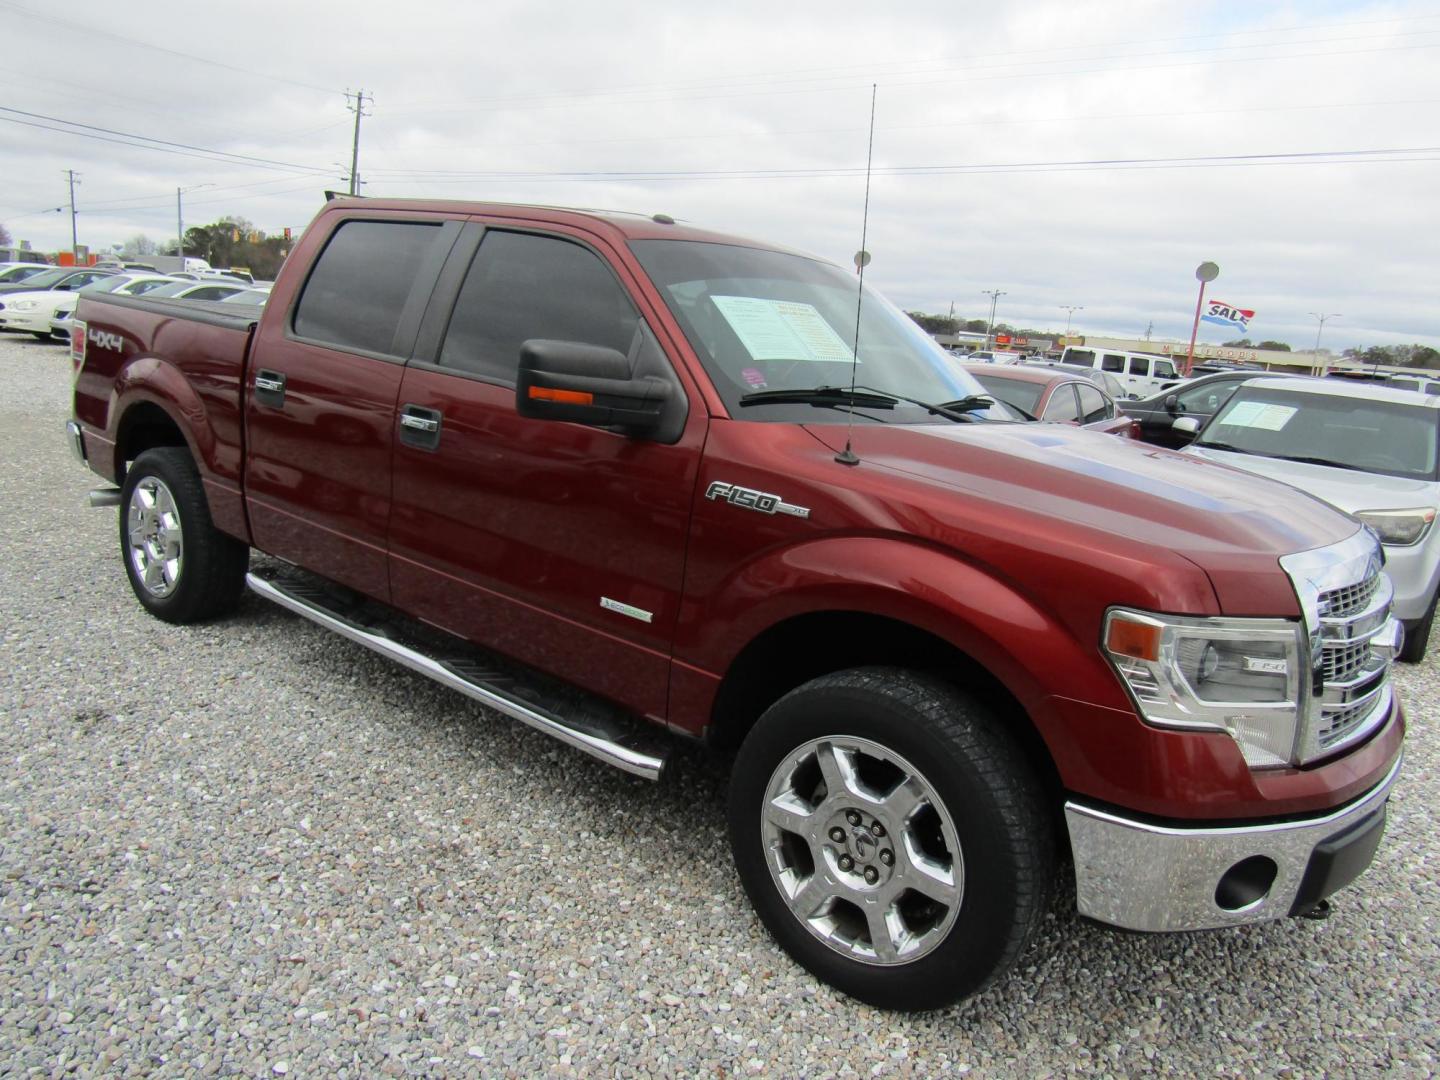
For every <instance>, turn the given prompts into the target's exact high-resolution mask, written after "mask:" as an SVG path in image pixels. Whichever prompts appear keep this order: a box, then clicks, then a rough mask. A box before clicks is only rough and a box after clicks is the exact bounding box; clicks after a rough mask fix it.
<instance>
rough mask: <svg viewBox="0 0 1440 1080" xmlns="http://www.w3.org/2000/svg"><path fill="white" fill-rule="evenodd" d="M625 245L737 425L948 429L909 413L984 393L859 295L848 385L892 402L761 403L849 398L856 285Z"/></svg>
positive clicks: (739, 253)
mask: <svg viewBox="0 0 1440 1080" xmlns="http://www.w3.org/2000/svg"><path fill="white" fill-rule="evenodd" d="M630 246H631V249H632V250H633V251H634V252H635V255H636V257H637V258H639V260H640V263H641V265H642V266H644V268H645V271H646V273H648V274H649V275H650V278H651V280H653V281H654V282H655V285H656V287H657V288H658V289H659V290H660V293H661V295H663V296H664V298H665V303H666V304H667V305H668V306H669V308H670V311H671V313H672V314H673V315H674V316H675V319H676V321H677V322H679V323H680V326H681V329H683V330H684V332H685V336H686V338H687V339H688V340H689V342H690V345H691V346H692V347H693V348H694V350H695V352H696V354H697V355H698V356H699V358H700V362H701V363H702V364H704V365H705V370H706V372H707V373H708V374H709V376H710V379H711V381H712V382H713V383H714V384H715V387H716V389H717V390H719V392H720V395H721V396H722V397H723V398H724V400H725V406H726V408H727V409H728V410H729V411H730V415H731V416H733V417H736V418H737V419H744V420H771V421H776V420H778V421H788V422H791V423H794V422H795V421H796V420H803V421H804V422H805V423H815V424H843V423H846V422H847V421H848V420H849V418H850V415H851V413H852V410H853V413H854V415H855V416H856V417H857V418H859V419H862V420H868V421H873V422H875V423H886V424H897V423H898V424H925V423H931V424H933V423H953V422H954V416H953V415H951V416H949V417H947V416H946V415H945V414H943V413H942V414H937V413H936V412H935V411H933V410H931V409H926V408H924V407H922V406H921V405H917V404H914V403H913V402H923V403H927V404H931V405H941V404H944V403H955V402H959V401H962V400H963V399H966V398H970V397H973V396H976V395H983V394H984V393H985V391H984V388H983V387H981V386H980V384H979V383H978V382H976V381H975V380H974V379H973V378H972V377H971V376H970V375H969V374H967V373H966V372H964V371H962V370H961V369H960V368H959V367H957V366H956V365H955V363H954V361H952V360H951V359H950V358H949V357H948V356H947V355H946V353H945V351H944V350H943V349H941V348H940V346H939V345H937V344H936V343H935V342H934V341H933V340H932V339H931V338H930V337H929V336H928V335H927V334H926V333H925V332H924V331H923V330H921V329H920V327H919V326H917V325H916V324H915V321H914V320H913V319H911V318H910V317H909V316H907V315H905V314H904V313H903V312H901V311H899V310H898V309H897V308H896V307H894V305H892V304H891V303H890V302H889V301H887V300H885V299H884V298H883V297H881V296H880V295H879V294H878V293H876V292H873V291H871V290H870V289H866V290H865V299H864V304H863V305H862V307H861V313H860V342H859V345H860V347H859V364H858V366H856V367H855V370H854V381H855V383H856V384H858V385H859V386H863V387H865V388H866V389H867V390H869V391H873V392H875V393H878V394H885V395H891V396H893V397H895V398H898V399H901V400H899V401H898V402H896V403H895V404H893V405H890V404H886V405H884V406H874V407H871V406H868V405H867V404H866V403H865V399H864V396H863V395H861V396H859V397H856V398H855V399H854V400H853V403H852V402H851V401H850V400H848V399H847V400H846V402H845V403H844V405H843V407H838V408H837V407H836V405H835V401H834V400H833V398H834V395H831V394H824V393H822V394H818V395H809V396H806V395H803V394H792V395H778V394H777V395H768V394H767V395H764V396H761V395H760V394H757V391H774V390H782V391H808V390H816V389H822V390H827V391H828V390H833V389H836V388H844V389H846V390H847V391H848V388H849V387H850V384H851V375H852V371H851V367H852V359H853V356H854V354H853V353H852V347H853V346H854V344H855V308H856V300H857V295H856V288H857V282H856V277H855V275H854V274H852V273H849V272H847V271H844V270H841V269H840V268H839V267H836V266H832V265H830V264H828V263H823V262H820V261H818V260H815V259H807V258H805V257H804V256H801V255H790V254H786V253H784V252H779V251H768V250H765V249H761V248H748V247H742V246H740V245H736V244H719V243H706V242H702V241H694V240H636V241H632V242H631V245H630ZM747 395H755V396H753V397H751V398H750V400H749V402H748V403H747V404H745V405H744V406H743V407H742V405H741V400H742V399H743V398H746V397H747ZM801 398H803V399H804V400H799V399H801ZM907 398H908V399H912V401H906V400H904V399H907ZM797 409H798V410H800V411H798V412H797ZM965 416H966V417H967V418H975V419H980V420H1013V419H1014V414H1013V413H1011V412H1009V411H1008V410H1004V409H998V408H992V409H986V408H980V409H974V408H970V409H967V410H966V412H965Z"/></svg>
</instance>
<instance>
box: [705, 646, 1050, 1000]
mask: <svg viewBox="0 0 1440 1080" xmlns="http://www.w3.org/2000/svg"><path fill="white" fill-rule="evenodd" d="M832 739H833V740H835V741H836V743H835V745H840V746H841V753H842V758H841V760H847V759H845V758H844V756H843V755H844V754H846V753H852V752H853V755H854V756H852V757H850V758H849V759H848V760H849V762H850V764H851V765H852V766H856V767H857V769H858V767H859V766H865V768H866V769H868V770H869V775H866V774H865V772H864V770H859V771H857V773H856V775H857V776H859V777H860V778H861V779H860V786H861V787H862V788H865V789H867V790H869V791H871V792H872V793H875V792H880V793H884V792H885V791H888V790H890V789H889V788H888V787H887V786H886V785H889V784H891V783H897V784H898V782H897V781H896V780H895V776H897V775H909V774H911V773H913V774H914V775H915V777H916V778H917V779H918V781H919V783H918V786H916V787H912V788H911V790H917V789H918V788H925V789H928V791H930V792H932V793H933V796H934V799H935V801H938V803H939V804H940V805H939V807H934V806H929V804H928V803H927V802H924V801H922V802H920V804H919V806H920V809H919V810H918V811H916V812H915V813H914V814H913V815H911V816H910V817H908V818H906V819H904V821H902V822H898V823H897V821H896V819H895V818H894V816H893V815H889V816H887V807H886V804H884V803H883V802H882V803H874V802H869V801H866V800H865V799H861V800H859V801H858V802H857V804H856V807H857V808H856V810H855V813H857V814H859V816H860V821H859V822H857V821H855V819H854V817H853V816H846V815H848V814H849V813H850V812H849V811H848V810H846V809H845V806H844V805H843V799H844V796H843V795H842V800H841V801H840V802H835V801H832V800H830V799H829V793H828V791H826V790H825V789H824V788H823V787H816V788H814V796H813V798H812V797H810V796H805V795H803V794H802V795H800V796H798V798H799V804H798V805H800V806H802V808H803V810H804V813H803V814H802V815H801V816H799V817H796V818H795V819H794V822H795V823H798V822H802V821H803V822H804V824H803V826H802V825H798V824H797V826H796V827H797V828H805V829H807V830H808V832H807V833H801V832H797V831H788V830H787V829H786V827H785V826H783V825H781V826H777V825H774V824H771V823H770V822H769V821H768V818H769V817H770V816H771V815H773V814H774V813H775V812H776V811H775V810H774V809H773V807H775V806H776V805H778V804H776V803H771V802H770V801H769V800H770V798H771V795H770V792H771V788H772V784H777V785H779V789H777V790H781V793H780V794H779V795H777V796H775V797H777V798H779V799H780V800H781V802H783V803H784V804H785V805H786V806H792V807H793V806H795V805H797V803H796V802H795V801H793V800H794V799H795V798H796V797H797V796H796V793H797V792H800V793H803V792H805V791H807V790H810V784H811V781H812V780H813V779H815V778H816V777H817V776H818V772H817V770H818V769H819V768H820V759H821V756H822V754H823V753H825V752H826V751H824V750H821V749H816V750H815V763H814V765H813V766H812V765H811V764H810V763H809V759H808V757H807V756H806V755H808V754H810V753H811V748H812V747H824V748H828V747H830V746H831V745H832V744H831V743H830V742H829V740H832ZM845 745H848V746H849V749H845ZM867 746H868V747H877V748H879V751H883V753H878V752H872V751H869V750H866V749H865V748H866V747H867ZM886 755H888V759H887V758H886ZM897 762H898V765H897V764H896V763H897ZM916 766H918V768H916ZM892 768H894V769H896V772H895V773H893V774H892V773H891V772H890V771H889V770H890V769H892ZM904 786H905V785H903V784H900V785H898V786H896V787H895V788H894V792H900V791H901V789H902V788H903V787H904ZM782 789H783V790H782ZM837 807H838V812H839V813H840V815H841V816H840V817H838V818H837V817H834V816H833V815H832V814H831V811H832V810H835V809H836V808H837ZM927 807H929V808H928V809H927ZM861 811H864V812H863V813H861ZM782 812H783V811H782ZM872 813H873V815H875V816H874V817H873V819H871V820H870V821H867V820H866V819H867V818H869V817H870V815H871V814H872ZM729 819H730V842H731V847H732V849H733V851H734V856H735V864H736V867H737V869H738V870H739V873H740V879H741V881H742V883H743V884H744V886H745V890H746V892H747V893H748V894H749V896H750V900H751V902H752V903H753V904H754V905H755V909H756V911H757V912H758V913H759V915H760V918H761V920H762V921H763V922H764V923H765V925H766V927H767V928H768V929H769V930H770V932H771V933H772V934H773V935H774V936H775V938H776V940H777V941H778V942H779V943H780V944H781V946H782V947H783V948H784V949H785V951H786V952H788V953H789V954H790V955H791V957H793V958H794V959H795V960H796V961H797V962H799V963H800V964H801V965H802V966H803V967H805V968H806V969H807V970H809V971H810V972H811V973H812V974H814V975H815V976H817V977H818V978H820V979H822V980H823V981H825V982H827V983H829V984H830V985H831V986H834V987H836V988H837V989H839V990H842V991H844V992H845V993H847V994H850V995H851V996H853V997H856V998H859V999H860V1000H861V1001H865V1002H868V1003H869V1004H871V1005H876V1006H879V1007H881V1008H888V1009H903V1010H922V1009H936V1008H940V1007H943V1006H945V1005H950V1004H953V1003H954V1002H956V1001H959V1000H961V999H962V998H965V997H968V996H970V995H972V994H974V993H977V992H978V991H980V990H981V989H983V988H984V987H985V986H987V985H988V984H989V983H991V982H992V981H993V980H994V979H996V978H997V977H999V976H1000V975H1002V974H1003V973H1004V972H1005V971H1006V970H1007V969H1008V968H1009V967H1010V966H1011V965H1012V964H1013V963H1014V962H1015V960H1016V958H1017V957H1018V956H1019V955H1020V953H1021V951H1022V950H1023V949H1024V948H1025V945H1026V943H1027V942H1028V941H1029V939H1030V937H1031V935H1032V934H1033V933H1034V931H1035V928H1036V927H1037V925H1038V924H1039V922H1040V920H1041V919H1042V917H1043V916H1044V914H1045V910H1046V907H1047V905H1048V903H1049V897H1050V888H1051V885H1052V883H1053V879H1054V868H1055V853H1054V839H1053V832H1052V825H1051V821H1050V817H1049V815H1048V814H1047V812H1046V808H1045V802H1044V799H1043V797H1042V794H1041V788H1040V785H1039V783H1038V781H1037V780H1036V778H1035V776H1034V773H1033V771H1032V770H1031V769H1030V767H1029V765H1028V764H1027V762H1026V761H1025V758H1024V756H1023V754H1022V753H1021V751H1020V750H1019V748H1018V746H1017V745H1016V744H1015V743H1014V741H1013V740H1012V739H1011V738H1010V737H1008V736H1007V735H1006V733H1005V732H1004V730H1003V728H1002V727H1001V726H1000V725H999V724H998V723H997V722H996V720H995V718H994V717H993V716H992V715H991V714H990V712H989V710H987V709H986V708H985V707H984V706H983V705H981V704H980V703H979V702H977V701H976V700H975V699H973V698H972V697H970V696H968V695H965V694H963V693H961V692H959V691H957V690H955V689H954V688H952V687H950V686H948V685H947V684H945V683H943V682H940V681H939V680H935V679H931V678H929V677H926V676H922V675H919V674H916V673H913V672H908V671H903V670H899V669H894V668H857V669H854V670H850V671H843V672H839V673H836V674H833V675H826V676H823V677H821V678H818V679H815V680H813V681H811V682H809V683H806V684H805V685H803V686H801V687H799V688H797V689H796V690H793V691H791V692H790V693H789V694H787V695H785V697H783V698H781V699H780V700H779V701H778V702H776V703H775V704H774V705H773V706H771V708H770V709H769V710H768V711H767V712H766V713H765V715H764V716H762V717H761V718H760V720H759V721H758V722H757V723H756V725H755V727H754V728H753V729H752V730H751V732H750V734H749V735H748V736H747V738H746V739H745V742H744V744H743V745H742V747H741V749H740V753H739V755H738V757H737V759H736V762H735V770H734V775H733V777H732V779H731V782H730V800H729ZM882 820H886V821H888V822H889V824H888V826H887V827H886V829H885V830H884V831H876V835H878V836H881V837H888V838H889V842H891V843H892V846H893V849H894V850H892V851H888V852H887V851H886V849H885V847H884V845H885V844H886V843H887V840H885V839H881V840H880V841H878V843H879V844H880V845H881V846H880V847H879V850H878V851H877V850H876V849H875V848H874V847H872V841H871V840H867V839H865V837H864V835H863V834H864V833H865V832H866V830H873V829H874V825H875V824H876V823H879V822H881V821H882ZM947 827H948V828H949V830H950V831H949V832H948V833H947V832H946V831H945V830H946V828H947ZM902 833H903V834H904V839H903V840H901V834H902ZM841 834H845V839H844V841H843V842H838V843H837V841H838V840H839V838H840V836H841ZM917 843H919V844H921V845H922V847H923V853H925V854H926V855H927V856H928V854H929V853H934V852H938V853H939V854H938V855H937V856H936V859H937V861H935V862H934V863H932V864H931V865H935V866H943V864H944V863H945V861H946V858H947V857H948V858H949V860H950V863H951V867H952V877H953V879H954V880H956V881H959V882H960V883H961V887H960V888H959V889H958V890H952V893H951V895H953V896H954V897H955V902H954V903H953V904H952V903H942V902H941V901H940V900H938V899H937V900H927V899H926V898H925V897H923V896H922V895H921V894H920V893H918V892H911V891H909V888H908V884H907V882H908V881H916V880H918V878H917V875H916V872H915V869H914V864H913V863H912V862H911V857H910V855H909V854H905V852H909V851H913V850H915V845H916V844H917ZM952 844H953V845H955V846H957V847H958V854H959V857H958V859H956V856H955V853H954V852H951V851H950V850H949V849H950V846H951V845H952ZM867 852H873V854H867ZM886 854H889V855H890V860H891V861H890V862H889V863H884V862H883V860H884V856H885V855H886ZM846 859H848V860H849V863H850V865H849V866H848V867H847V866H846V865H845V861H846ZM822 861H823V862H824V866H823V868H822V866H821V863H822ZM860 862H864V866H863V867H862V866H861V865H860ZM882 863H883V865H882ZM772 864H773V868H772ZM806 864H808V865H809V866H810V867H811V868H812V870H813V872H812V873H811V875H810V876H809V877H808V878H807V877H806V875H805V873H804V869H805V866H806ZM957 866H958V868H959V871H958V873H957V872H955V871H954V868H955V867H957ZM862 870H863V873H864V875H865V877H864V883H858V882H857V878H856V876H855V875H858V874H859V873H860V872H861V871H862ZM872 871H876V872H878V873H877V877H878V876H879V875H882V874H883V875H887V876H885V877H883V878H880V880H879V883H878V884H875V883H874V879H872V878H871V877H870V876H869V875H870V874H871V873H872ZM907 875H908V876H907ZM919 877H920V878H923V877H924V875H923V874H922V875H919ZM782 880H784V881H786V882H787V884H786V886H785V887H786V888H792V887H793V888H794V889H795V893H794V895H795V896H796V897H797V900H796V901H795V906H796V907H803V908H805V909H807V910H810V907H811V903H812V900H813V895H812V893H811V892H810V891H809V889H808V888H805V887H800V886H799V885H797V884H796V883H797V882H806V881H808V882H810V883H811V885H812V886H813V887H814V888H815V894H814V895H820V896H822V897H824V896H826V895H827V894H828V895H829V899H828V900H826V901H824V903H826V904H828V905H829V906H828V907H825V906H822V907H821V908H820V909H817V910H819V911H820V912H821V915H820V916H818V917H817V916H815V915H814V913H813V911H812V917H811V920H810V921H806V920H805V919H802V917H801V915H800V914H798V913H797V911H796V910H795V909H794V908H792V901H791V899H789V897H788V896H787V894H786V893H785V892H782V885H781V881H782ZM856 884H859V889H860V891H859V892H858V893H857V892H856V891H855V889H854V886H855V885H856ZM926 887H927V888H931V887H933V882H930V883H927V885H926ZM894 889H899V890H905V891H904V892H902V893H901V895H900V896H899V897H897V898H896V899H894V900H893V902H892V901H891V900H890V899H889V895H890V893H888V892H882V890H894ZM852 896H853V897H856V898H857V902H856V903H851V902H850V897H852ZM871 896H873V897H874V899H875V901H877V903H871V904H870V906H869V909H868V910H870V911H871V912H872V913H873V912H877V911H888V912H890V913H891V915H892V916H893V917H894V918H899V919H902V920H903V922H902V924H901V925H902V927H903V933H902V934H901V935H900V937H901V938H902V939H905V938H906V937H907V936H913V937H914V939H915V941H918V943H919V944H915V943H914V942H910V943H908V944H906V945H905V946H904V947H908V948H911V949H912V950H914V952H913V953H912V955H914V957H915V958H913V959H909V958H907V955H906V954H905V953H904V952H903V951H900V950H897V949H896V944H895V939H896V935H895V934H894V932H893V931H890V930H885V931H883V932H884V933H886V934H887V936H888V937H889V939H890V940H889V944H888V947H889V949H890V950H891V951H892V953H893V955H891V956H889V957H882V956H881V954H880V951H879V948H878V947H877V946H876V944H875V940H874V938H875V935H874V933H873V932H872V931H871V930H869V929H868V928H869V927H873V925H874V924H873V923H869V922H867V920H866V916H865V911H866V910H867V909H866V908H865V907H862V906H861V904H860V903H859V901H861V900H864V901H865V902H866V903H869V900H868V899H867V898H868V897H871ZM882 904H886V905H889V906H888V907H884V908H882V907H881V906H880V905H882ZM942 909H943V912H944V913H943V914H942ZM872 917H873V915H872ZM847 922H848V923H849V924H850V926H851V927H852V929H851V930H849V931H846V930H844V929H843V927H844V924H845V923H847ZM812 923H815V924H819V925H820V928H819V929H812ZM832 924H833V926H839V927H841V930H840V931H839V932H838V933H837V932H836V931H835V930H834V929H833V926H832ZM881 925H882V927H883V926H884V920H883V919H882V920H881ZM824 934H830V935H831V938H832V940H830V941H827V940H825V939H824V937H823V936H822V935H824ZM837 937H838V939H839V940H836V938H837ZM866 950H870V951H871V952H872V953H873V955H871V956H870V957H869V958H868V959H867V958H865V953H866ZM922 950H923V951H922Z"/></svg>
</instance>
